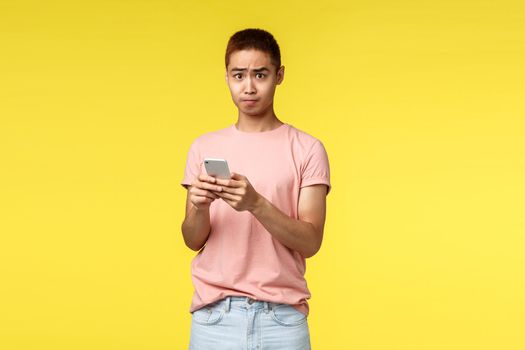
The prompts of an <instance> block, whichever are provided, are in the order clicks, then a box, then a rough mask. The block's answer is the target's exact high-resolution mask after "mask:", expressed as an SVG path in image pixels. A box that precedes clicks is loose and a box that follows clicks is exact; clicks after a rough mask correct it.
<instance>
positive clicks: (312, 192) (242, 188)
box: [213, 173, 328, 258]
mask: <svg viewBox="0 0 525 350" xmlns="http://www.w3.org/2000/svg"><path fill="white" fill-rule="evenodd" d="M216 181H217V185H219V186H220V187H221V188H222V190H221V192H215V191H213V192H214V193H215V194H217V195H218V196H219V197H221V198H222V199H223V200H224V201H225V202H226V203H228V204H229V205H230V206H231V207H232V208H234V209H235V210H237V211H243V210H248V211H250V212H251V213H252V214H253V215H254V216H255V217H256V218H257V220H259V222H260V223H261V224H262V225H263V226H264V227H265V228H266V229H267V230H268V232H270V234H272V235H273V236H274V237H275V238H276V239H277V240H279V242H281V243H282V244H283V245H285V246H287V247H288V248H290V249H293V250H296V251H298V252H299V253H300V254H301V255H302V256H304V257H305V258H309V257H312V256H313V255H315V253H317V251H318V250H319V248H320V247H321V242H322V240H323V230H324V222H325V216H326V194H327V189H328V187H327V186H326V185H323V184H317V185H312V186H306V187H303V188H301V189H300V192H299V205H298V217H299V219H297V220H296V219H293V218H290V217H289V216H288V215H286V214H284V213H283V212H282V211H281V210H279V209H278V208H276V207H275V206H274V205H272V203H270V201H268V200H267V199H266V198H264V197H263V196H261V195H260V194H259V193H257V192H256V191H255V189H254V188H253V186H252V185H251V184H250V182H249V181H248V179H247V178H246V176H243V175H240V174H236V173H233V175H232V178H231V179H229V180H222V179H217V180H216Z"/></svg>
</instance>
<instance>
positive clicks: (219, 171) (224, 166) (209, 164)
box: [204, 158, 231, 179]
mask: <svg viewBox="0 0 525 350" xmlns="http://www.w3.org/2000/svg"><path fill="white" fill-rule="evenodd" d="M204 167H205V168H206V172H207V173H208V175H210V176H213V177H217V178H219V179H229V178H231V174H230V168H229V167H228V162H227V161H226V159H220V158H204Z"/></svg>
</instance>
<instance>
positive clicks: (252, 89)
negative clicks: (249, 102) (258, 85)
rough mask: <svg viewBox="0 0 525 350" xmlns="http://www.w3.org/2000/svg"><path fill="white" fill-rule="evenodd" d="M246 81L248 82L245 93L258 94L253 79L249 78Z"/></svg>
mask: <svg viewBox="0 0 525 350" xmlns="http://www.w3.org/2000/svg"><path fill="white" fill-rule="evenodd" d="M245 81H246V88H245V90H244V92H245V93H246V94H249V95H252V94H254V93H256V92H257V91H256V90H255V83H254V81H253V79H252V78H251V77H248V78H247V79H246V80H245Z"/></svg>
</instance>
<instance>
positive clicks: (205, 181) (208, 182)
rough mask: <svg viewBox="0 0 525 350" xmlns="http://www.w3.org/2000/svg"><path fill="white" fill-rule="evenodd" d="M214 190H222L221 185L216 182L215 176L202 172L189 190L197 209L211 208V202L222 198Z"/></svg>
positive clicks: (191, 199)
mask: <svg viewBox="0 0 525 350" xmlns="http://www.w3.org/2000/svg"><path fill="white" fill-rule="evenodd" d="M212 191H216V192H220V191H222V188H221V186H218V185H217V184H216V183H215V178H214V177H213V176H210V175H208V174H204V173H203V174H200V175H199V176H198V177H197V178H196V179H195V180H193V182H192V183H191V187H190V190H189V195H190V201H191V203H192V204H193V205H194V206H195V207H196V208H197V209H206V208H209V206H210V205H211V203H212V202H213V201H214V200H216V199H218V198H220V197H219V196H217V195H216V194H215V193H213V192H212Z"/></svg>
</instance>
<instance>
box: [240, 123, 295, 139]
mask: <svg viewBox="0 0 525 350" xmlns="http://www.w3.org/2000/svg"><path fill="white" fill-rule="evenodd" d="M288 126H289V124H287V123H283V124H281V125H279V126H278V127H276V128H275V129H272V130H266V131H254V132H248V131H241V130H239V129H237V127H236V126H235V124H232V125H231V127H230V128H231V129H232V131H233V132H234V133H236V134H238V135H247V136H266V135H273V134H276V133H279V132H280V131H282V130H284V129H286V128H287V127H288Z"/></svg>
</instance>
